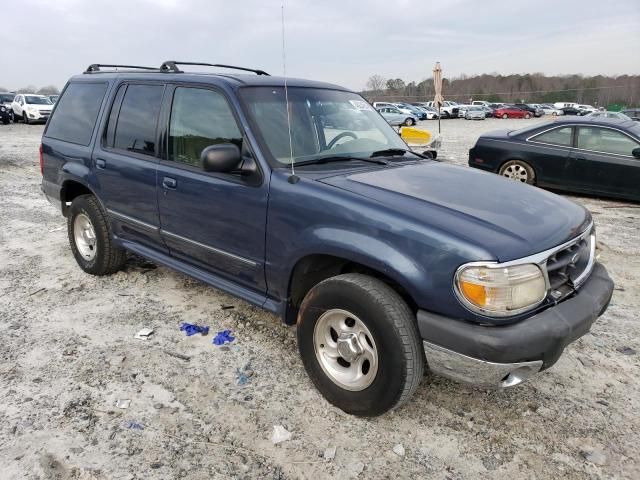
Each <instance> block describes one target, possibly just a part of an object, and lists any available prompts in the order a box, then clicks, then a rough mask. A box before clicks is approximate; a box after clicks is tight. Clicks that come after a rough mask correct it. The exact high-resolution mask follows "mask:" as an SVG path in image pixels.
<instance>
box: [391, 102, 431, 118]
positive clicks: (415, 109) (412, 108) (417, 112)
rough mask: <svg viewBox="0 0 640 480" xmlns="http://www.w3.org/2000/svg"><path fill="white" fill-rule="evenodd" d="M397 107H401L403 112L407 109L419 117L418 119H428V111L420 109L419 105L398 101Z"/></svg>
mask: <svg viewBox="0 0 640 480" xmlns="http://www.w3.org/2000/svg"><path fill="white" fill-rule="evenodd" d="M395 105H396V107H398V108H399V109H400V111H401V112H406V111H407V110H408V111H409V113H411V114H412V115H414V116H416V117H417V118H418V120H426V119H427V112H425V111H424V110H421V109H419V108H418V107H416V106H414V105H411V104H409V103H396V104H395Z"/></svg>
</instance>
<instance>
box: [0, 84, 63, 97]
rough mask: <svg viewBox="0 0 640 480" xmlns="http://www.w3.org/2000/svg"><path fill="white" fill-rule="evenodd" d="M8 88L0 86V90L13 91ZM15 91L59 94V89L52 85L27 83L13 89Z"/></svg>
mask: <svg viewBox="0 0 640 480" xmlns="http://www.w3.org/2000/svg"><path fill="white" fill-rule="evenodd" d="M13 91H14V90H9V89H8V88H3V87H0V92H13ZM15 93H35V94H37V95H59V94H60V89H59V88H58V87H56V86H54V85H47V86H45V87H40V88H38V87H36V86H35V85H27V86H26V87H22V88H19V89H18V90H15Z"/></svg>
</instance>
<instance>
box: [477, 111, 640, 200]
mask: <svg viewBox="0 0 640 480" xmlns="http://www.w3.org/2000/svg"><path fill="white" fill-rule="evenodd" d="M469 166H471V167H474V168H480V169H482V170H487V171H490V172H494V173H498V174H499V175H503V176H505V177H508V178H511V179H513V180H517V181H520V182H525V183H529V184H532V185H538V186H540V187H547V188H551V189H555V190H565V191H570V192H577V193H587V194H594V195H602V196H608V197H617V198H624V199H629V200H636V201H640V124H639V123H638V122H633V121H630V120H616V119H607V118H599V117H593V118H591V117H586V118H572V119H562V120H556V121H553V122H545V123H541V124H539V125H536V126H533V127H527V128H523V129H520V130H511V131H506V130H501V131H497V132H490V133H487V134H484V135H482V136H481V137H480V138H479V139H478V141H477V142H476V145H475V146H474V147H473V148H472V149H471V150H469Z"/></svg>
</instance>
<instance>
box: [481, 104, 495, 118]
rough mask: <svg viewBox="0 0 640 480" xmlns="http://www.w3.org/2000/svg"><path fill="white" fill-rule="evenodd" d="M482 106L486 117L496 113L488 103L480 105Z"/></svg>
mask: <svg viewBox="0 0 640 480" xmlns="http://www.w3.org/2000/svg"><path fill="white" fill-rule="evenodd" d="M480 108H482V109H483V110H484V116H485V118H487V117H493V114H494V113H495V110H494V109H493V108H491V107H489V106H487V105H480Z"/></svg>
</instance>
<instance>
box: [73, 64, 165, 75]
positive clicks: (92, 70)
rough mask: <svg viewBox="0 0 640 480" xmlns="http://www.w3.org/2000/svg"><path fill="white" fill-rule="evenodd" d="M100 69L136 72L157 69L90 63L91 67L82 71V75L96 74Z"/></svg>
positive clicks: (155, 69) (154, 69)
mask: <svg viewBox="0 0 640 480" xmlns="http://www.w3.org/2000/svg"><path fill="white" fill-rule="evenodd" d="M102 67H108V68H133V69H136V70H153V71H156V72H157V71H158V69H157V68H155V67H141V66H139V65H112V64H106V63H92V64H91V65H89V66H88V67H87V69H86V70H85V71H84V73H96V72H101V71H102V70H101V69H102Z"/></svg>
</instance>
